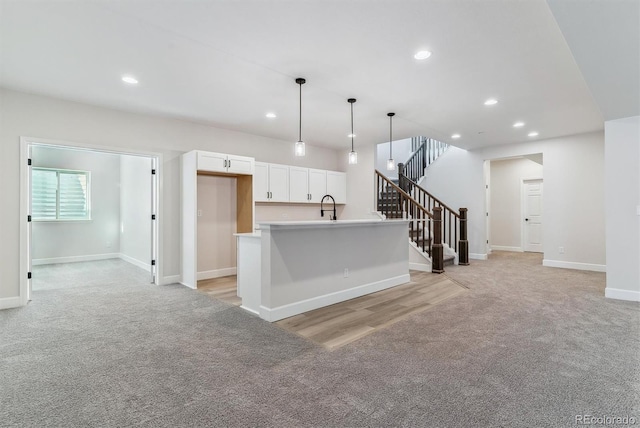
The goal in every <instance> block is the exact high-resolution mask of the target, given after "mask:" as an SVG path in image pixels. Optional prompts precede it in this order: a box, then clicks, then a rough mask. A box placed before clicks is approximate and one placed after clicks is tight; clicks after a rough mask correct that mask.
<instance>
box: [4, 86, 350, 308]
mask: <svg viewBox="0 0 640 428" xmlns="http://www.w3.org/2000/svg"><path fill="white" fill-rule="evenodd" d="M295 133H296V130H295V129H294V130H292V140H291V141H293V140H294V138H295V135H296V134H295ZM20 136H28V137H39V138H45V139H51V140H59V141H66V142H72V143H77V144H83V145H87V146H99V147H113V148H118V149H122V150H123V151H136V152H152V153H157V154H160V155H162V162H163V163H162V164H161V165H160V166H159V167H160V169H161V171H162V174H163V182H162V187H161V192H162V196H163V201H162V204H163V205H162V210H161V212H159V216H161V220H162V229H161V230H160V237H161V242H162V249H161V254H160V257H161V259H160V260H161V261H160V263H161V265H162V266H161V267H162V275H163V277H161V278H160V281H162V282H167V281H178V280H179V275H180V159H179V156H180V155H181V154H182V153H185V152H187V151H190V150H193V149H200V150H210V151H216V152H222V153H231V154H237V155H245V156H253V157H255V158H256V160H259V161H263V162H274V163H283V164H288V165H300V166H304V167H312V168H320V169H328V170H337V171H339V170H341V169H339V165H342V163H340V164H339V161H338V154H340V155H342V151H341V152H340V153H338V152H337V151H335V150H331V149H326V148H321V147H316V146H313V145H312V144H307V156H305V157H304V158H296V157H295V156H294V154H293V149H292V146H291V145H292V143H291V141H281V140H275V139H271V138H265V137H259V136H256V135H250V134H244V133H240V132H234V131H229V130H224V129H219V128H214V127H212V126H207V125H204V124H197V123H193V122H187V121H181V120H176V119H168V118H163V117H159V116H152V115H144V114H136V113H131V112H123V111H118V110H112V109H108V108H102V107H95V106H90V105H87V104H81V103H76V102H72V101H65V100H60V99H55V98H50V97H44V96H39V95H32V94H26V93H21V92H16V91H11V90H6V89H0V150H1V151H2V156H1V157H0V180H1V182H2V197H3V199H4V201H6V203H5V204H3V206H2V208H0V220H1V221H0V236H1V237H2V241H3V244H4V245H2V246H1V247H0V299H3V298H8V299H11V302H14V301H15V299H16V298H17V297H18V296H19V294H20V286H19V283H20V268H19V266H20V224H21V219H20V168H21V167H20V162H19V161H20ZM342 170H343V171H344V169H342Z"/></svg>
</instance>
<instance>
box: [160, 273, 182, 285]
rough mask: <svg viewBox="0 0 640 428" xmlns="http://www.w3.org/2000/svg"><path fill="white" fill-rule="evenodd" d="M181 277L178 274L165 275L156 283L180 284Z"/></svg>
mask: <svg viewBox="0 0 640 428" xmlns="http://www.w3.org/2000/svg"><path fill="white" fill-rule="evenodd" d="M181 279H182V278H180V275H167V276H165V277H163V278H162V279H161V280H160V281H159V282H158V285H169V284H182V283H181V282H180V280H181ZM182 285H184V284H182Z"/></svg>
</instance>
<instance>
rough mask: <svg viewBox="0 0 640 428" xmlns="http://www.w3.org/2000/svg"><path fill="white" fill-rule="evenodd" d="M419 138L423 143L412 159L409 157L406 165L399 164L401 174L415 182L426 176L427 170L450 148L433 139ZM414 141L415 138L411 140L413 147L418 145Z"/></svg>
mask: <svg viewBox="0 0 640 428" xmlns="http://www.w3.org/2000/svg"><path fill="white" fill-rule="evenodd" d="M419 138H421V143H420V144H419V146H418V147H417V149H415V151H414V152H413V154H412V155H411V157H409V159H407V161H406V162H405V163H400V164H398V170H399V172H401V173H402V174H404V175H406V176H407V177H409V179H410V180H412V181H415V182H418V181H420V179H421V178H422V177H423V176H424V170H425V168H426V167H428V166H429V165H431V164H432V163H433V162H434V161H435V160H436V159H437V158H439V157H440V155H442V154H443V153H444V152H445V151H446V150H447V149H448V148H449V145H448V144H446V143H443V142H442V141H438V140H434V139H432V138H423V137H419ZM414 140H415V138H414V139H412V140H411V143H412V146H413V145H414V144H415V143H416V141H414Z"/></svg>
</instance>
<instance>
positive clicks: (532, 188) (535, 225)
mask: <svg viewBox="0 0 640 428" xmlns="http://www.w3.org/2000/svg"><path fill="white" fill-rule="evenodd" d="M542 188H543V186H542V180H541V179H539V180H524V181H523V190H524V191H523V198H524V201H523V214H524V218H523V221H524V226H523V227H524V251H530V252H534V253H542V252H543V250H542Z"/></svg>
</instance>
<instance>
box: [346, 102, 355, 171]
mask: <svg viewBox="0 0 640 428" xmlns="http://www.w3.org/2000/svg"><path fill="white" fill-rule="evenodd" d="M347 102H348V103H349V104H351V135H350V137H351V151H350V152H349V164H350V165H355V164H357V163H358V153H356V151H355V150H353V137H355V134H354V133H353V103H355V102H356V99H355V98H349V99H348V100H347Z"/></svg>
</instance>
